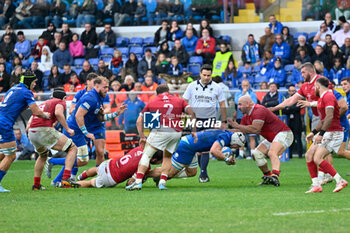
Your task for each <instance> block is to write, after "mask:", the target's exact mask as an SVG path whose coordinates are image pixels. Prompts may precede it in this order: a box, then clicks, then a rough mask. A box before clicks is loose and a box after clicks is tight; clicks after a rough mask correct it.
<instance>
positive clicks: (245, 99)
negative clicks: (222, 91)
mask: <svg viewBox="0 0 350 233" xmlns="http://www.w3.org/2000/svg"><path fill="white" fill-rule="evenodd" d="M253 106H254V102H253V100H252V98H250V96H249V95H245V96H242V97H241V98H239V99H238V109H239V111H241V112H242V113H243V114H247V113H248V112H249V111H250V109H251V108H252V107H253Z"/></svg>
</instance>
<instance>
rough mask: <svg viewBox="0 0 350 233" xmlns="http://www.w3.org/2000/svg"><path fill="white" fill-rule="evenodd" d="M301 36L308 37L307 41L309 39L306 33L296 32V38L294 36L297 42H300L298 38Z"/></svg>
mask: <svg viewBox="0 0 350 233" xmlns="http://www.w3.org/2000/svg"><path fill="white" fill-rule="evenodd" d="M300 35H303V36H305V37H306V40H307V39H308V35H307V33H306V32H296V33H295V34H294V36H293V38H294V40H296V41H297V40H298V37H299V36H300Z"/></svg>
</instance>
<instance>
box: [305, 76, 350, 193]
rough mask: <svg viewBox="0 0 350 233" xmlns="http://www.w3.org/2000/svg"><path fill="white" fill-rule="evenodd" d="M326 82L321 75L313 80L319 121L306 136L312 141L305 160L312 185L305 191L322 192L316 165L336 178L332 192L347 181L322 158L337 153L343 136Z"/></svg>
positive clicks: (337, 190)
mask: <svg viewBox="0 0 350 233" xmlns="http://www.w3.org/2000/svg"><path fill="white" fill-rule="evenodd" d="M328 84H329V80H328V79H327V78H325V77H321V78H319V79H317V80H316V82H315V93H316V96H318V97H320V98H319V100H318V101H317V110H318V112H319V116H320V122H319V123H318V124H317V126H316V128H315V129H314V130H313V131H312V132H311V133H309V134H308V135H307V137H306V140H307V142H308V143H310V142H311V141H312V140H313V141H314V143H313V144H312V145H311V146H310V148H309V150H308V151H309V152H310V154H311V155H312V156H311V157H308V158H307V161H306V162H307V167H308V169H309V173H310V176H311V179H312V185H311V188H310V190H308V191H306V192H305V193H316V192H322V187H321V185H320V183H319V180H318V178H317V166H319V167H320V168H322V170H323V171H324V172H325V173H328V174H330V175H331V176H332V177H333V178H334V179H335V180H336V182H337V184H336V187H335V189H334V190H333V192H339V191H341V190H342V189H343V188H345V187H346V186H347V185H348V182H347V181H346V180H344V179H343V178H342V177H341V176H340V175H339V174H338V172H337V171H336V170H335V169H334V167H333V166H332V164H330V163H329V162H327V161H326V160H324V158H325V157H326V156H327V155H328V154H329V153H332V152H335V153H338V151H339V147H340V145H341V143H342V142H343V138H344V133H343V129H342V127H341V125H340V114H339V105H338V102H337V99H336V98H335V96H334V94H333V93H332V91H330V90H329V88H328Z"/></svg>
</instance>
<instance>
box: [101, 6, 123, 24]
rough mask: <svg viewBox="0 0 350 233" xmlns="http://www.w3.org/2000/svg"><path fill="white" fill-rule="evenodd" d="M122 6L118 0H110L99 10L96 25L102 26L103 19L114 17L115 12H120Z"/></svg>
mask: <svg viewBox="0 0 350 233" xmlns="http://www.w3.org/2000/svg"><path fill="white" fill-rule="evenodd" d="M120 11H121V6H120V4H119V2H118V1H115V0H108V1H106V4H105V6H104V8H103V9H102V10H100V11H97V22H96V25H98V26H102V25H103V20H105V19H113V18H114V14H116V13H120Z"/></svg>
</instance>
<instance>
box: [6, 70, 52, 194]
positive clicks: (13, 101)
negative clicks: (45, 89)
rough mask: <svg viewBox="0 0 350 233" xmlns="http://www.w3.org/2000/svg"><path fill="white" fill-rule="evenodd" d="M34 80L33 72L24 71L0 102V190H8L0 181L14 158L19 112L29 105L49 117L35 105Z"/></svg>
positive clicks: (42, 116) (43, 115) (37, 113)
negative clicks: (1, 155)
mask: <svg viewBox="0 0 350 233" xmlns="http://www.w3.org/2000/svg"><path fill="white" fill-rule="evenodd" d="M36 80H37V78H36V76H35V74H34V73H33V72H31V71H30V70H27V71H25V72H24V73H23V74H22V76H21V79H20V83H19V84H18V85H15V86H13V87H12V88H11V89H10V90H8V91H7V92H6V95H5V98H4V100H3V101H2V102H1V103H0V122H1V124H0V154H3V155H4V156H3V159H2V161H1V163H0V192H10V191H9V190H7V189H4V188H3V187H2V186H1V181H2V179H3V178H4V176H5V175H6V172H7V171H8V169H9V168H10V166H11V164H12V162H13V161H14V160H15V158H16V150H17V146H16V138H15V135H14V133H13V125H14V124H15V121H16V119H17V117H18V116H19V114H20V113H21V112H22V111H23V110H25V109H27V107H28V106H29V108H30V109H31V110H32V112H33V114H34V115H35V116H37V117H39V118H45V119H50V114H49V113H45V112H43V111H42V110H41V109H40V108H39V107H38V105H36V103H35V100H34V95H33V93H32V92H31V90H33V89H34V87H35V85H36Z"/></svg>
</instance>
